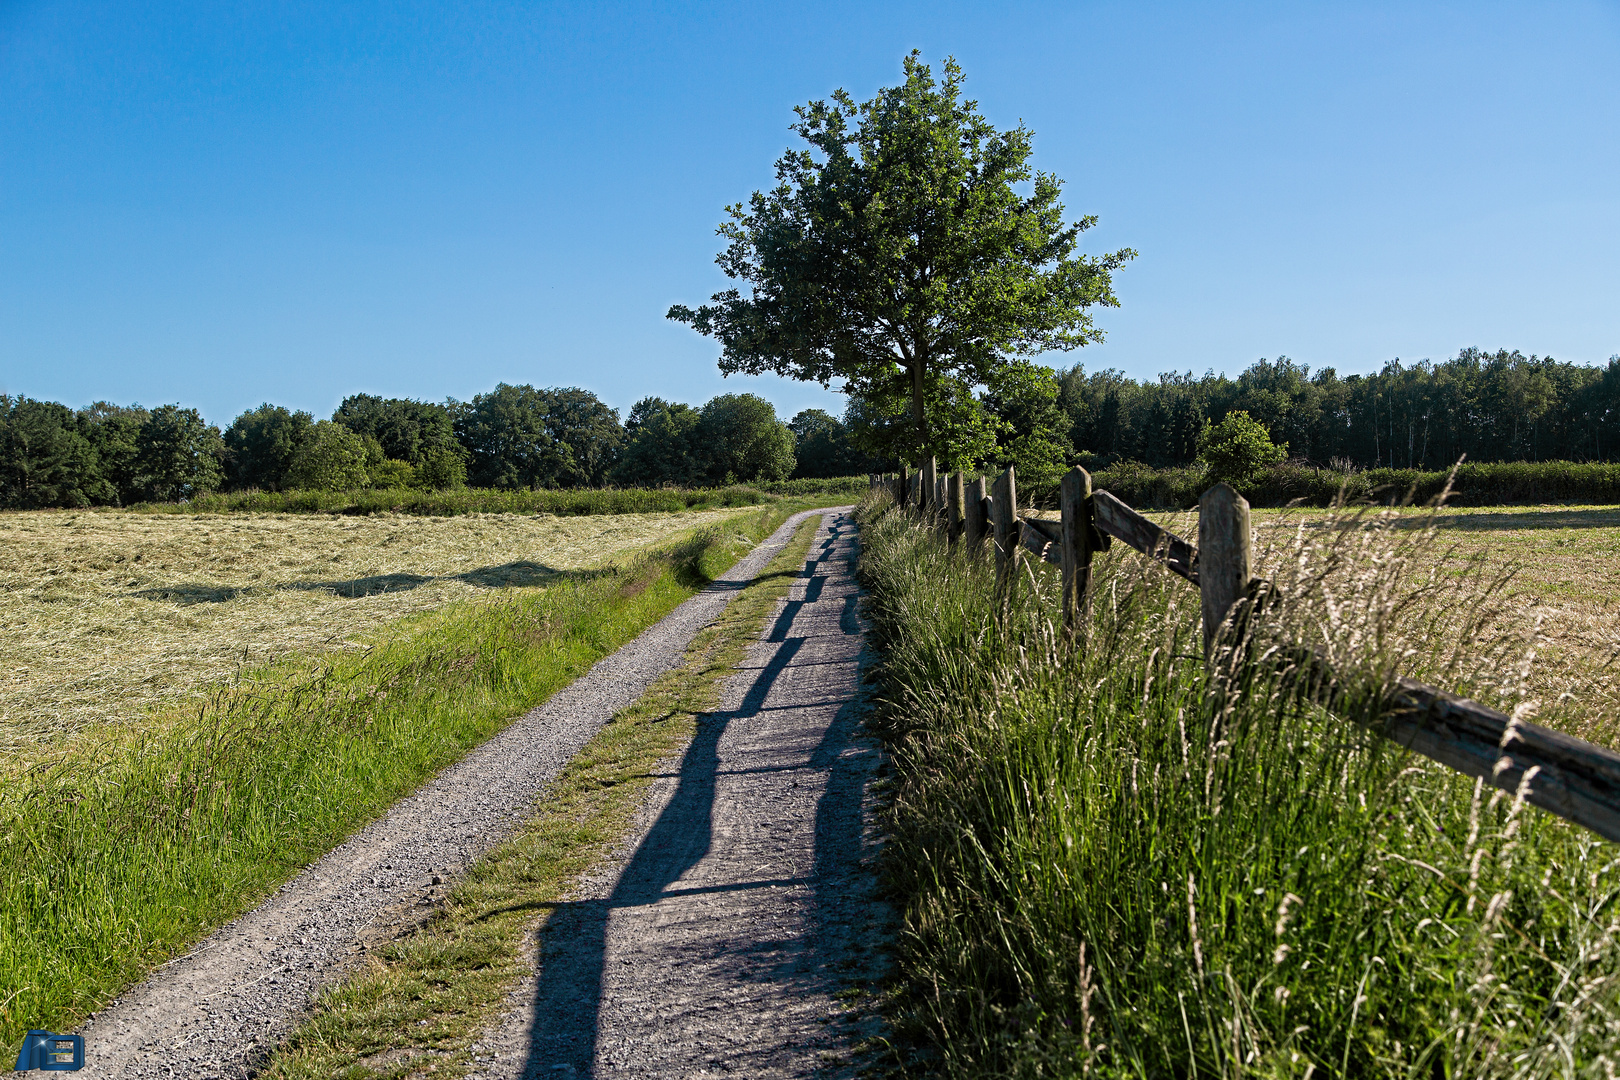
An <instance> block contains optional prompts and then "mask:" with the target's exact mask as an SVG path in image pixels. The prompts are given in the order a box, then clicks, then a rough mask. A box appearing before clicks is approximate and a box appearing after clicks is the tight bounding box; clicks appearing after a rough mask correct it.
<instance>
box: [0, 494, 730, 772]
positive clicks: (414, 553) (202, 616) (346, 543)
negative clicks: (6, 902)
mask: <svg viewBox="0 0 1620 1080" xmlns="http://www.w3.org/2000/svg"><path fill="white" fill-rule="evenodd" d="M737 513H738V511H736V510H715V511H705V512H697V513H682V514H626V515H617V516H611V517H608V516H600V517H567V518H559V517H551V516H525V515H515V514H475V515H468V516H463V517H454V518H424V517H409V516H402V515H379V516H373V517H353V518H343V517H337V518H328V517H320V516H311V515H291V514H236V515H230V516H220V515H206V516H205V515H197V516H191V517H180V516H170V515H150V514H125V513H107V512H100V513H95V512H76V511H60V512H57V511H46V512H33V513H6V514H0V595H3V596H4V609H3V612H4V613H3V615H0V754H4V755H7V756H9V757H11V758H12V760H13V762H14V763H16V762H20V761H21V760H22V759H23V758H24V757H27V756H29V755H28V754H27V753H26V752H27V751H29V750H38V749H41V748H44V747H48V746H56V745H61V744H62V742H63V741H64V740H66V739H68V738H71V737H72V736H74V735H78V734H82V733H86V732H88V731H91V730H93V729H98V728H104V727H105V726H106V725H108V724H112V723H117V722H120V721H128V720H138V719H139V718H141V717H143V716H145V715H147V714H148V713H149V712H150V711H151V710H153V709H166V708H171V707H174V706H179V705H183V704H185V703H186V702H188V701H190V700H193V699H199V698H200V697H201V695H202V694H203V693H204V691H205V689H206V688H207V686H208V685H209V684H211V683H217V682H218V680H220V679H222V678H226V677H229V676H231V675H232V674H233V673H235V672H236V671H237V670H239V669H241V668H244V667H253V666H258V665H260V664H263V663H265V662H266V661H269V660H271V659H274V658H276V657H279V656H284V655H286V654H288V653H293V652H299V653H307V652H314V651H319V650H323V649H333V648H345V647H354V646H355V644H356V643H357V640H358V639H359V638H360V637H361V636H362V635H364V634H365V633H366V632H368V631H371V630H375V629H376V628H377V627H378V626H380V625H383V624H386V623H388V622H391V621H392V620H395V619H398V618H400V617H402V616H405V615H408V614H411V613H413V612H419V611H422V610H425V609H428V608H434V607H438V606H440V605H442V604H445V603H448V602H450V601H454V600H462V599H470V598H477V597H480V596H494V595H498V594H500V593H501V591H502V590H505V589H509V588H524V587H533V586H539V585H543V584H545V583H546V582H547V581H548V580H551V579H554V578H555V577H556V576H557V575H558V574H560V573H564V572H568V571H578V570H582V569H588V568H590V567H593V566H599V565H602V564H603V563H604V562H606V561H607V560H608V559H609V558H611V557H612V556H614V555H616V554H621V553H624V552H628V551H631V550H634V549H637V548H641V547H645V546H647V545H649V544H652V543H654V542H657V541H660V540H664V539H667V538H669V537H670V536H672V535H674V534H675V533H677V532H682V531H686V530H690V529H694V528H699V527H702V526H706V525H710V524H713V523H714V522H716V521H720V520H723V519H725V518H728V517H732V516H735V515H736V514H737Z"/></svg>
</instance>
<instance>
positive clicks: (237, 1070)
mask: <svg viewBox="0 0 1620 1080" xmlns="http://www.w3.org/2000/svg"><path fill="white" fill-rule="evenodd" d="M820 513H822V511H819V510H813V511H807V512H806V513H802V514H797V515H795V516H793V517H791V518H789V519H788V521H787V522H786V523H785V524H783V526H782V527H781V528H779V529H777V530H776V532H775V533H773V534H772V535H771V537H770V538H769V539H768V540H766V541H765V542H764V543H762V544H760V545H759V546H758V547H756V548H755V549H754V550H753V551H752V552H750V553H749V554H748V555H747V556H746V557H745V558H743V559H742V560H740V561H739V562H738V563H737V564H736V565H735V566H733V567H732V568H731V569H730V570H729V571H727V573H726V574H725V575H724V576H723V577H722V578H721V579H719V580H717V581H715V582H714V583H713V584H711V585H710V586H709V587H708V588H706V589H705V590H703V592H701V593H699V594H698V595H697V596H694V597H692V598H691V599H689V600H687V601H686V602H685V603H683V604H681V605H680V607H678V608H676V609H675V610H674V611H673V612H672V613H670V615H669V616H667V617H666V618H665V619H663V620H662V621H661V622H659V623H658V624H656V625H655V626H652V627H650V628H649V629H647V630H646V631H644V632H643V633H642V634H641V635H640V636H639V637H637V638H636V639H635V640H634V641H632V642H630V643H629V644H628V645H626V646H625V647H624V648H622V649H620V650H619V651H618V652H616V653H614V654H613V655H612V656H609V657H607V658H606V659H604V660H602V661H601V662H600V663H598V664H596V666H594V667H593V668H591V670H590V671H589V672H587V673H586V674H585V675H583V676H581V677H580V678H579V679H577V680H575V681H574V682H573V683H572V684H570V685H569V686H568V687H566V688H565V689H563V690H561V691H559V692H558V693H557V694H555V695H553V697H552V698H551V699H550V700H549V701H547V702H546V703H545V704H544V705H542V706H540V707H539V708H537V709H535V710H533V711H532V712H530V713H528V714H526V715H525V716H523V717H521V718H520V719H518V720H517V721H515V722H514V723H513V724H512V725H511V726H510V727H508V728H507V729H506V730H505V731H503V732H502V733H501V734H499V735H497V736H495V737H494V738H492V739H490V740H489V741H488V742H486V743H484V744H483V745H482V746H480V747H478V748H477V749H475V750H473V751H472V752H471V753H469V754H468V755H467V756H466V757H465V758H463V759H462V760H461V761H460V762H459V763H457V764H456V765H453V766H451V767H450V768H448V769H446V770H445V771H444V772H442V773H440V774H439V775H438V776H437V777H436V778H434V779H433V780H432V781H430V782H429V783H427V784H426V785H424V786H423V787H422V788H421V789H420V790H419V791H417V792H416V793H415V794H413V795H411V796H409V797H407V798H405V799H402V800H401V801H400V802H398V803H396V804H395V805H394V807H393V808H392V809H391V810H390V811H389V812H388V814H387V815H386V816H385V817H383V818H382V819H380V820H379V821H376V822H374V823H373V824H371V825H369V826H367V827H366V828H364V829H362V830H361V831H360V832H358V833H356V834H355V835H354V836H353V837H351V838H350V839H349V840H348V841H347V842H346V843H344V844H343V845H342V846H341V847H339V848H337V849H335V850H334V851H332V852H331V853H330V854H329V855H327V856H326V857H325V858H323V859H321V860H320V861H319V862H317V863H315V864H314V865H312V866H310V867H309V868H308V869H306V870H304V871H303V872H302V873H300V874H299V875H298V876H297V877H296V878H294V879H293V880H292V881H290V882H288V883H287V884H286V885H285V886H283V887H282V889H281V890H280V891H279V892H278V893H277V894H276V895H274V896H272V897H271V898H270V899H269V900H266V901H265V902H264V903H263V904H261V905H260V906H259V907H258V908H257V909H255V910H254V911H252V912H250V913H249V914H247V915H244V916H243V917H241V918H240V919H237V920H236V921H234V922H232V923H230V924H228V925H226V926H225V927H223V928H222V929H220V930H219V931H218V932H216V933H215V934H213V935H212V936H211V937H209V938H208V939H207V940H206V941H204V942H203V943H202V944H201V945H199V946H198V947H197V948H196V949H194V950H193V951H192V952H190V953H189V954H187V955H186V956H184V957H181V958H179V959H177V960H175V961H173V962H172V963H170V964H168V965H166V966H164V967H163V968H161V969H159V971H158V972H156V973H155V974H154V975H153V976H152V977H151V978H150V979H148V980H147V981H146V982H144V983H142V984H141V985H140V986H137V987H135V988H134V989H132V990H131V991H129V992H128V993H127V994H125V995H124V996H123V997H121V998H119V999H118V1000H116V1001H114V1002H112V1003H111V1004H110V1005H109V1006H107V1008H106V1009H104V1010H103V1011H101V1012H100V1013H97V1014H96V1015H95V1016H94V1017H93V1018H92V1019H91V1020H90V1021H89V1022H88V1023H86V1024H85V1025H84V1026H83V1027H81V1028H80V1029H79V1032H80V1034H82V1035H83V1036H84V1038H85V1057H86V1064H85V1069H84V1072H83V1073H81V1074H80V1075H82V1076H86V1077H127V1078H132V1080H133V1078H142V1077H168V1076H185V1077H199V1078H201V1077H237V1076H247V1075H250V1073H251V1071H252V1069H253V1067H254V1066H255V1065H256V1064H257V1063H258V1062H259V1061H261V1060H262V1059H263V1057H264V1055H265V1053H266V1052H267V1051H268V1050H269V1049H270V1048H271V1047H273V1046H274V1045H275V1043H276V1040H277V1039H279V1038H280V1037H281V1036H282V1035H284V1034H285V1033H286V1032H287V1031H289V1030H290V1029H291V1028H292V1027H293V1026H295V1024H296V1023H297V1022H298V1020H299V1018H300V1016H301V1015H302V1013H303V1012H304V1010H305V1009H306V1007H307V1006H308V1004H309V1002H310V999H311V997H312V996H313V995H314V993H315V992H316V991H318V990H319V989H321V988H322V987H324V986H326V985H328V984H330V983H332V982H333V981H335V980H336V979H338V978H340V977H341V976H342V974H343V973H344V972H345V971H346V970H347V969H348V968H349V967H350V966H351V964H352V963H353V962H354V960H355V959H356V958H357V957H358V956H360V955H361V954H362V953H363V951H364V949H365V947H366V944H367V942H368V941H377V940H387V939H389V938H391V937H392V936H393V932H394V931H395V930H396V929H398V928H399V927H400V926H402V925H405V924H408V923H410V922H412V921H414V920H415V918H417V914H416V913H418V912H425V911H427V910H429V909H430V908H431V905H432V904H433V903H434V901H435V900H436V899H437V898H438V896H439V895H441V894H442V892H443V884H444V883H445V882H448V881H449V880H450V879H451V878H453V877H455V876H456V875H457V874H459V873H460V872H461V871H462V869H463V868H464V867H465V866H466V865H467V864H468V863H469V862H470V861H471V860H472V859H474V858H476V857H477V856H478V855H479V854H481V853H482V852H483V851H485V850H487V849H488V848H489V847H491V846H492V845H494V844H495V843H498V842H499V841H501V840H502V839H504V838H505V837H507V836H508V835H510V833H511V832H512V831H513V829H514V828H515V827H516V826H517V825H518V824H519V823H520V822H521V821H522V820H523V819H525V818H526V817H528V816H529V815H530V814H531V813H532V810H533V806H534V803H535V800H536V799H537V797H539V796H540V795H541V794H542V793H543V792H544V791H545V788H546V786H547V785H548V784H550V783H551V781H552V780H553V779H554V778H555V777H556V776H557V774H558V772H559V771H560V770H561V769H562V767H563V766H564V765H565V764H566V763H567V762H568V761H569V759H570V758H572V757H573V756H574V755H575V754H576V753H578V752H579V750H580V748H581V747H583V746H584V745H585V744H586V743H587V742H589V741H590V739H591V737H592V736H593V735H595V734H596V731H597V729H598V728H600V727H601V725H602V724H603V723H604V722H606V721H607V720H608V719H610V718H611V717H612V716H613V714H614V713H615V712H617V711H618V710H620V709H622V708H625V707H626V706H628V705H630V704H631V703H633V702H634V701H635V700H636V699H637V698H638V697H640V696H641V695H642V693H644V692H645V690H646V689H647V687H648V685H649V684H651V683H652V681H653V680H654V679H655V678H657V677H658V676H659V675H661V674H663V673H664V672H665V671H668V670H669V669H670V668H672V667H674V666H675V665H676V664H678V663H679V662H680V660H681V657H682V655H683V653H684V652H685V650H686V647H687V645H688V644H689V643H690V642H691V640H692V637H693V635H695V634H696V633H697V632H698V630H700V629H702V628H703V627H704V626H705V625H707V624H708V623H710V622H712V621H713V620H714V619H715V618H716V617H717V616H718V615H719V614H720V612H721V611H722V610H723V609H724V608H725V606H726V604H727V603H728V602H729V601H730V600H731V598H732V597H733V596H734V595H736V593H737V591H738V590H739V589H741V588H742V587H743V586H745V585H746V584H747V583H748V582H749V581H750V580H751V579H752V578H753V577H754V576H756V575H757V574H758V573H759V572H760V570H761V569H763V568H764V567H765V566H766V564H767V563H769V562H770V560H771V559H772V558H773V557H774V556H775V555H776V553H777V552H778V551H780V550H781V548H782V546H783V544H785V543H786V542H787V541H788V540H789V539H790V538H791V537H792V536H793V533H794V531H795V530H796V529H797V528H798V526H799V524H800V523H801V522H802V521H804V520H805V519H806V518H808V517H811V516H814V515H816V514H820Z"/></svg>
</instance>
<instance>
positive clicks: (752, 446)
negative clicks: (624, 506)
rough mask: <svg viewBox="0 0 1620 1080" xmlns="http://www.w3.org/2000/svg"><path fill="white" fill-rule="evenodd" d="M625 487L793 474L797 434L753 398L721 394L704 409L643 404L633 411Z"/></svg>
mask: <svg viewBox="0 0 1620 1080" xmlns="http://www.w3.org/2000/svg"><path fill="white" fill-rule="evenodd" d="M626 431H627V432H628V435H629V442H628V445H627V446H626V447H625V451H624V455H623V457H622V458H621V459H620V461H619V464H618V466H617V468H616V469H615V470H614V474H613V478H614V480H615V481H617V482H618V483H621V484H635V485H639V486H657V485H663V484H678V485H686V484H692V485H696V484H717V485H720V484H733V483H753V482H755V481H760V480H781V479H783V478H785V477H786V476H787V475H788V474H789V473H790V472H792V471H793V466H794V457H793V432H791V431H790V430H788V428H787V426H786V425H785V424H783V423H782V422H781V421H779V420H777V418H776V410H775V408H773V407H772V405H771V403H770V402H768V401H766V400H765V399H764V398H762V397H759V396H757V395H755V394H721V395H720V396H719V397H716V398H714V399H712V400H711V401H710V402H709V403H708V404H707V405H705V406H703V408H701V409H694V408H692V407H691V406H690V405H682V404H679V403H674V402H668V401H665V400H664V399H663V398H656V397H650V398H643V399H642V400H640V401H638V402H636V405H635V407H634V408H633V409H631V410H630V420H629V422H628V423H627V424H626Z"/></svg>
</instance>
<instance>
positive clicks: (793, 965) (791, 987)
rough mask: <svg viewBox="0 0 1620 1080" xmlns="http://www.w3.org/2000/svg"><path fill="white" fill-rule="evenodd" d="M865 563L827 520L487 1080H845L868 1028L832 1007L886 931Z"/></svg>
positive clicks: (533, 982) (545, 955)
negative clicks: (849, 1054) (865, 667)
mask: <svg viewBox="0 0 1620 1080" xmlns="http://www.w3.org/2000/svg"><path fill="white" fill-rule="evenodd" d="M854 552H855V529H854V524H853V522H852V521H851V520H850V519H849V518H848V517H847V516H846V515H845V514H843V513H829V514H828V515H827V516H826V517H825V518H824V519H823V521H822V525H821V528H820V530H819V531H818V533H817V534H816V539H815V541H814V543H813V545H812V547H811V558H810V561H809V562H807V564H806V567H805V574H804V576H803V578H802V579H801V580H800V581H798V582H795V583H794V585H793V587H792V589H791V591H790V592H789V595H788V598H787V599H786V600H785V601H784V603H783V606H782V607H781V609H780V611H779V613H778V615H777V617H776V618H774V619H773V620H772V621H771V623H770V624H769V625H768V626H767V627H766V628H765V630H764V632H763V633H762V634H761V636H760V640H759V641H758V642H757V643H756V644H755V645H753V646H752V647H751V648H750V652H749V659H748V661H747V663H746V664H745V665H744V666H743V668H742V669H741V670H740V671H739V672H738V673H737V674H736V675H735V676H733V678H732V680H731V682H730V684H729V686H728V688H727V692H726V697H725V708H724V709H723V710H722V711H720V712H716V713H713V714H710V715H708V716H705V717H703V718H702V719H701V720H700V721H699V725H698V731H697V734H696V736H695V738H694V739H693V741H692V744H691V746H690V748H689V749H688V750H687V751H686V753H685V755H684V756H683V757H682V759H681V760H680V762H679V763H678V765H677V767H676V768H674V769H673V770H672V771H671V772H670V773H669V774H668V775H666V776H665V777H663V778H662V779H661V780H660V782H659V784H658V785H657V786H656V787H655V788H654V791H653V794H652V796H651V797H650V798H649V806H648V809H647V811H646V813H645V814H644V821H643V828H642V829H641V831H640V833H639V835H637V836H636V837H635V838H634V840H633V841H632V842H631V843H630V844H629V845H628V846H627V848H626V850H625V851H624V857H623V859H622V860H621V861H620V863H619V865H617V866H614V867H612V868H611V869H610V871H609V872H606V873H604V874H602V875H600V876H599V878H598V879H597V880H594V881H591V882H588V883H587V884H586V886H585V887H584V888H583V889H582V890H581V891H580V895H579V896H578V897H577V898H576V899H575V900H574V901H573V902H572V903H571V904H569V905H568V906H566V907H564V908H562V909H559V911H558V912H557V913H556V914H554V915H553V916H552V917H551V919H550V921H549V924H548V925H547V927H546V929H544V930H543V931H542V932H541V934H540V940H539V943H538V949H537V952H538V954H539V961H538V964H537V967H538V970H537V972H536V974H535V976H534V977H532V978H530V979H527V980H525V981H524V983H523V984H522V985H521V986H520V987H519V989H518V990H517V992H516V993H515V994H514V995H513V997H514V1003H513V1004H514V1008H513V1010H512V1012H511V1013H510V1014H509V1016H508V1018H507V1019H506V1021H505V1022H504V1023H503V1024H502V1025H501V1026H500V1027H499V1028H497V1030H495V1031H492V1032H490V1033H489V1035H488V1036H486V1037H485V1038H484V1039H483V1040H482V1041H481V1043H480V1044H479V1046H477V1047H476V1048H475V1052H476V1053H477V1054H478V1056H479V1058H480V1060H481V1063H482V1068H483V1072H481V1073H479V1074H477V1075H480V1076H482V1077H484V1078H486V1080H519V1078H525V1080H527V1078H535V1077H568V1076H573V1077H586V1076H589V1077H602V1078H606V1077H615V1078H621V1077H622V1078H629V1077H671V1078H675V1077H679V1078H686V1077H700V1076H718V1075H732V1076H746V1077H750V1078H768V1077H793V1076H808V1075H811V1074H819V1075H823V1076H832V1075H840V1074H845V1073H847V1072H848V1066H847V1063H844V1062H842V1061H841V1056H842V1055H843V1053H844V1051H845V1050H846V1049H847V1048H848V1047H849V1045H850V1044H851V1043H852V1042H853V1041H855V1039H856V1038H857V1037H858V1036H859V1034H860V1026H859V1021H858V1020H856V1017H857V1015H858V1012H854V1011H851V1010H848V1009H846V1008H845V1007H844V1006H843V1005H841V1004H840V999H839V998H838V997H837V996H835V995H838V994H839V993H840V991H846V993H847V990H846V988H848V987H850V986H851V984H852V983H854V982H860V981H867V980H869V979H870V978H872V977H873V975H874V974H875V973H876V972H877V971H878V970H879V968H880V965H881V957H880V954H879V951H878V946H879V944H880V940H881V935H882V934H883V931H884V927H885V924H886V919H885V917H884V913H883V909H882V907H881V905H880V903H879V901H878V900H877V898H876V896H875V883H874V875H873V874H872V873H871V872H870V866H869V862H870V856H871V854H872V853H873V846H874V844H873V837H872V830H871V828H870V821H869V813H868V808H869V807H868V804H869V800H868V799H867V798H866V797H865V796H866V794H867V788H868V785H869V784H870V782H871V780H872V778H873V776H874V772H875V769H876V768H877V765H878V762H879V750H878V747H877V745H876V743H875V741H874V740H872V739H870V738H868V737H866V736H865V735H864V734H863V733H862V731H861V729H860V726H859V720H860V713H861V710H862V701H861V697H860V694H859V679H860V668H861V661H862V640H863V639H862V633H861V631H862V624H861V620H860V617H859V615H858V613H857V611H856V606H855V605H856V601H857V599H858V590H857V587H856V584H855V581H854V577H853V573H852V571H853V567H852V565H851V564H852V561H853V556H854ZM851 1021H855V1028H854V1030H852V1024H851ZM867 1022H868V1023H870V1021H867Z"/></svg>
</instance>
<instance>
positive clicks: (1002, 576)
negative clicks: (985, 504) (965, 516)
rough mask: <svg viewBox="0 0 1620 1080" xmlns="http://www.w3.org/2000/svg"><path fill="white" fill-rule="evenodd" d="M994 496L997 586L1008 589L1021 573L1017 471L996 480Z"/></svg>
mask: <svg viewBox="0 0 1620 1080" xmlns="http://www.w3.org/2000/svg"><path fill="white" fill-rule="evenodd" d="M991 491H992V494H991V496H990V524H991V527H992V528H993V529H994V531H995V543H996V582H997V584H998V585H999V586H1001V587H1003V588H1005V587H1006V586H1007V585H1009V584H1011V582H1012V580H1013V575H1014V574H1016V573H1017V572H1018V552H1019V549H1020V547H1021V545H1020V544H1019V539H1020V538H1019V535H1018V481H1017V479H1016V478H1015V477H1014V476H1013V467H1012V466H1011V465H1009V466H1007V471H1006V472H1004V473H1002V474H1001V475H1000V476H998V477H996V483H995V486H994V487H993V488H992V489H991Z"/></svg>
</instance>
